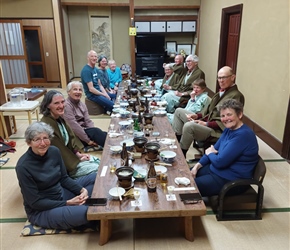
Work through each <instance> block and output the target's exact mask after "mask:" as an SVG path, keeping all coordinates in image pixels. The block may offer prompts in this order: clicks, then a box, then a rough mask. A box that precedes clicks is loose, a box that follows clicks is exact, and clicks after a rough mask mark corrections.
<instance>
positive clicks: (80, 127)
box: [63, 81, 107, 151]
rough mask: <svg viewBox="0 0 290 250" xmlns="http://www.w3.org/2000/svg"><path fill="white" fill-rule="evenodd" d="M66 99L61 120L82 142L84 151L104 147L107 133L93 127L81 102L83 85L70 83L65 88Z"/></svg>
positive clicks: (75, 82)
mask: <svg viewBox="0 0 290 250" xmlns="http://www.w3.org/2000/svg"><path fill="white" fill-rule="evenodd" d="M66 90H67V93H68V98H67V99H66V105H65V107H64V114H63V118H64V120H65V121H66V123H67V124H68V125H69V126H70V127H71V129H72V130H73V132H74V133H75V134H76V136H77V137H78V138H79V139H80V140H81V141H82V143H83V144H84V146H85V150H86V151H87V150H88V151H89V150H90V149H91V150H92V151H93V149H94V148H96V147H98V146H99V145H100V146H101V147H104V145H105V141H106V137H107V132H104V131H102V130H101V129H99V128H96V127H95V126H94V123H93V121H92V120H91V119H90V117H89V112H88V108H87V106H86V105H85V104H84V103H83V102H82V101H81V98H82V95H83V91H84V89H83V84H82V83H81V82H79V81H73V82H70V83H69V84H68V85H67V87H66Z"/></svg>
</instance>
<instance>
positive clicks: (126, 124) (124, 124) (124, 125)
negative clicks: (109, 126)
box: [119, 121, 131, 127]
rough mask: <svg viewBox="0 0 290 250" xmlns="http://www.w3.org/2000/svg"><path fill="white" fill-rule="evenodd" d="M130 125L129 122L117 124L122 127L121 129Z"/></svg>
mask: <svg viewBox="0 0 290 250" xmlns="http://www.w3.org/2000/svg"><path fill="white" fill-rule="evenodd" d="M130 124H131V121H120V122H119V125H120V126H123V127H126V126H129V125H130Z"/></svg>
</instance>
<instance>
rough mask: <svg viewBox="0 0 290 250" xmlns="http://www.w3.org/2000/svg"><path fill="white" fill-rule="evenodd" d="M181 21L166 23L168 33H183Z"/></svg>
mask: <svg viewBox="0 0 290 250" xmlns="http://www.w3.org/2000/svg"><path fill="white" fill-rule="evenodd" d="M181 26H182V22H181V21H175V22H167V23H166V31H167V32H181V31H182V30H181Z"/></svg>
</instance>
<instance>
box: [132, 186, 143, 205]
mask: <svg viewBox="0 0 290 250" xmlns="http://www.w3.org/2000/svg"><path fill="white" fill-rule="evenodd" d="M140 195H141V194H140V191H139V190H136V189H135V190H134V199H135V204H136V205H137V206H138V205H140V202H139V198H140Z"/></svg>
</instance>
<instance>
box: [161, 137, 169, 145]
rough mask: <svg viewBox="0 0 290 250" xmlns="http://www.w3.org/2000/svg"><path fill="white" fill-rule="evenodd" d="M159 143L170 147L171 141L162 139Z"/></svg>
mask: <svg viewBox="0 0 290 250" xmlns="http://www.w3.org/2000/svg"><path fill="white" fill-rule="evenodd" d="M159 142H161V143H163V144H165V145H171V140H170V139H169V138H162V139H161V140H160V141H159Z"/></svg>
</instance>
